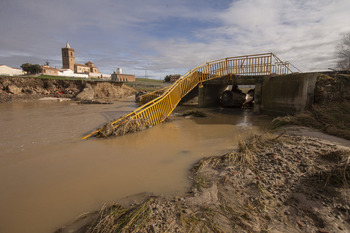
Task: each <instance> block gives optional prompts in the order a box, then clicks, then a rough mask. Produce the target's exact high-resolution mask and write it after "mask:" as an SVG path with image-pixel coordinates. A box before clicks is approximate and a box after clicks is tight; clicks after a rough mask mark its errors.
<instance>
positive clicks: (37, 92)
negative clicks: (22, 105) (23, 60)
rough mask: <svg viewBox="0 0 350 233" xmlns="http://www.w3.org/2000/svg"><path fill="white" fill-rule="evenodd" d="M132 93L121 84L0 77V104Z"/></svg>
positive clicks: (132, 90)
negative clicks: (40, 99)
mask: <svg viewBox="0 0 350 233" xmlns="http://www.w3.org/2000/svg"><path fill="white" fill-rule="evenodd" d="M134 93H135V90H134V89H132V88H130V87H127V86H126V85H124V84H123V83H114V82H101V81H86V80H54V79H40V78H28V77H0V103H3V102H11V101H23V100H33V99H39V98H43V97H59V98H77V99H78V100H91V99H102V98H122V97H125V96H130V95H132V94H134Z"/></svg>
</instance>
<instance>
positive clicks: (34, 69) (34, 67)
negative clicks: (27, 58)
mask: <svg viewBox="0 0 350 233" xmlns="http://www.w3.org/2000/svg"><path fill="white" fill-rule="evenodd" d="M21 68H22V69H23V70H24V71H26V72H27V73H29V74H39V73H41V72H42V68H41V66H40V65H39V64H30V63H24V64H22V65H21Z"/></svg>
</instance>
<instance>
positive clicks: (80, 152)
mask: <svg viewBox="0 0 350 233" xmlns="http://www.w3.org/2000/svg"><path fill="white" fill-rule="evenodd" d="M135 107H136V106H135V104H134V100H133V98H127V99H123V100H121V101H117V102H114V104H111V105H78V104H76V103H74V102H65V103H42V102H28V103H3V104H1V105H0V112H1V115H0V118H1V120H0V122H1V128H2V130H3V134H1V136H0V137H1V138H0V139H1V140H0V142H1V148H2V151H1V154H0V183H1V184H2V192H1V193H0V205H1V206H2V208H1V212H0V217H1V219H3V220H5V221H1V223H0V229H1V231H4V232H52V231H54V230H55V229H57V228H59V227H60V226H62V225H64V224H65V223H67V222H69V221H70V220H71V219H74V218H75V217H76V216H78V215H79V214H81V213H84V212H87V211H93V210H96V209H98V208H100V207H101V206H102V204H103V203H105V202H113V201H119V200H120V199H122V198H124V197H127V196H129V195H134V194H137V193H143V192H152V193H154V195H166V196H176V195H177V196H180V195H183V194H184V193H186V192H187V191H188V190H189V188H190V186H191V180H190V179H188V170H189V169H190V168H191V167H192V165H193V164H194V163H195V162H196V161H198V160H199V159H200V158H203V157H207V156H212V155H220V154H222V153H226V152H227V151H230V150H232V149H233V148H234V147H235V146H236V145H237V143H238V141H239V140H241V139H244V138H247V137H249V136H251V135H252V134H255V133H257V132H258V131H259V129H260V128H261V127H264V125H266V124H267V123H268V122H269V120H270V119H269V118H266V117H263V116H255V115H254V114H253V113H252V112H250V111H244V112H242V111H241V110H239V111H236V110H222V111H221V112H220V111H219V112H218V111H216V110H213V111H209V112H208V117H207V118H203V119H197V118H183V117H174V119H173V121H171V122H167V123H165V124H160V125H158V126H157V127H153V128H151V129H148V130H145V131H142V132H138V133H135V134H130V135H126V136H123V137H119V138H111V139H106V140H94V139H92V140H87V141H81V140H79V137H81V136H82V135H84V134H85V133H87V132H88V131H90V130H91V129H94V128H97V127H99V126H101V125H102V124H104V123H105V122H106V121H110V120H112V119H114V118H117V117H118V116H120V115H122V114H125V113H128V112H130V111H132V110H133V109H134V108H135ZM180 110H181V109H180ZM183 110H184V111H185V110H186V109H183ZM19 223H20V224H19Z"/></svg>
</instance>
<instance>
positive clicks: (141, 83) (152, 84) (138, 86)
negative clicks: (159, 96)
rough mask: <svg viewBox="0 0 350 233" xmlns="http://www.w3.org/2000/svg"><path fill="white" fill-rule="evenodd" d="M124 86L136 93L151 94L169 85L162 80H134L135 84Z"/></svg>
mask: <svg viewBox="0 0 350 233" xmlns="http://www.w3.org/2000/svg"><path fill="white" fill-rule="evenodd" d="M125 85H127V86H129V87H131V88H134V89H135V90H137V91H146V92H152V91H156V90H159V89H162V88H164V87H166V86H169V83H165V82H163V81H162V80H155V79H146V78H136V81H135V82H127V83H125Z"/></svg>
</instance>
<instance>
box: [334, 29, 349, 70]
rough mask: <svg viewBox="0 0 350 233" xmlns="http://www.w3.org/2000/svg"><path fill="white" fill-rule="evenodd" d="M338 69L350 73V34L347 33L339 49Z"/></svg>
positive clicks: (337, 52) (337, 53)
mask: <svg viewBox="0 0 350 233" xmlns="http://www.w3.org/2000/svg"><path fill="white" fill-rule="evenodd" d="M336 57H337V60H338V61H337V69H338V70H345V71H350V32H348V33H346V34H345V35H344V37H343V39H342V41H341V42H340V44H339V45H338V47H337V51H336Z"/></svg>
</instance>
